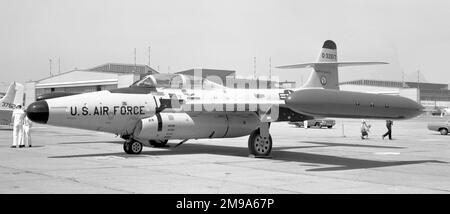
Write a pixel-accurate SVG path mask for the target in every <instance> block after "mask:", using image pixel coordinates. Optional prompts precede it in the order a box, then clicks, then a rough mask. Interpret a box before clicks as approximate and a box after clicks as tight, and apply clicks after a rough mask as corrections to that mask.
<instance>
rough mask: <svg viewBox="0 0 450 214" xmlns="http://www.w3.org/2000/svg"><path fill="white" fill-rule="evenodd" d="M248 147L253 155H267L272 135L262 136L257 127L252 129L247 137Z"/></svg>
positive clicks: (270, 148)
mask: <svg viewBox="0 0 450 214" xmlns="http://www.w3.org/2000/svg"><path fill="white" fill-rule="evenodd" d="M248 149H249V150H250V154H252V155H255V156H268V155H269V154H270V152H271V151H272V136H271V135H270V134H269V137H262V136H261V135H260V131H259V129H257V130H254V131H253V132H252V133H251V134H250V136H249V138H248Z"/></svg>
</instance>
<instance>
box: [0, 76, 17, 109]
mask: <svg viewBox="0 0 450 214" xmlns="http://www.w3.org/2000/svg"><path fill="white" fill-rule="evenodd" d="M15 97H16V82H13V83H11V85H9V87H8V91H6V94H5V96H4V97H3V98H2V99H0V107H1V108H5V107H6V108H14V99H15ZM11 106H12V107H11Z"/></svg>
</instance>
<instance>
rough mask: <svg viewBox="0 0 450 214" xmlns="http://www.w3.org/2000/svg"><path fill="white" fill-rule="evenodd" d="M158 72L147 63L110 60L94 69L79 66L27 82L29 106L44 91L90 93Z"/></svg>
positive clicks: (116, 86)
mask: <svg viewBox="0 0 450 214" xmlns="http://www.w3.org/2000/svg"><path fill="white" fill-rule="evenodd" d="M154 73H158V72H157V71H156V70H154V69H152V68H151V67H149V66H147V65H134V64H119V63H107V64H103V65H99V66H96V67H93V68H90V69H77V70H72V71H68V72H64V73H61V74H57V75H54V76H50V77H47V78H44V79H40V80H37V81H32V82H27V83H26V84H25V105H27V104H29V103H31V102H33V101H35V100H36V97H38V96H40V95H42V94H48V93H53V92H67V93H86V92H93V91H101V90H107V89H114V88H118V87H127V86H129V85H131V84H132V83H133V82H135V81H137V80H139V79H141V78H142V77H143V76H146V75H149V74H154Z"/></svg>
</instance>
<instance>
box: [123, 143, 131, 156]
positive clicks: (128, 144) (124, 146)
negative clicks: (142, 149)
mask: <svg viewBox="0 0 450 214" xmlns="http://www.w3.org/2000/svg"><path fill="white" fill-rule="evenodd" d="M130 145H131V142H130V141H128V140H127V141H125V142H124V143H123V151H125V153H127V154H131V151H130V150H131V149H130Z"/></svg>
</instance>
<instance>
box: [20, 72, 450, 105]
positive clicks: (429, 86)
mask: <svg viewBox="0 0 450 214" xmlns="http://www.w3.org/2000/svg"><path fill="white" fill-rule="evenodd" d="M199 70H200V71H201V72H202V76H203V77H206V76H212V75H213V76H218V77H220V79H221V81H222V83H226V81H227V79H229V78H233V79H234V88H237V87H242V88H252V87H253V86H250V85H249V83H248V80H245V79H238V78H236V72H235V71H233V70H219V69H201V68H200V69H189V70H185V71H180V72H176V73H175V74H185V75H194V73H195V72H198V71H199ZM150 74H159V72H158V71H156V70H155V69H153V68H151V67H150V66H148V65H141V64H121V63H106V64H103V65H99V66H95V67H93V68H89V69H75V70H72V71H68V72H64V73H60V74H57V75H53V76H50V77H47V78H44V79H40V80H37V81H30V82H26V83H25V100H24V101H25V106H26V105H28V104H29V103H32V102H34V101H35V100H36V98H37V97H38V96H40V95H42V94H47V93H52V92H68V93H86V92H93V91H101V90H108V89H114V88H120V87H128V86H129V85H131V84H132V83H134V82H135V81H137V80H139V79H141V78H142V77H144V76H146V75H150ZM261 83H263V84H264V83H265V84H267V86H266V87H267V88H286V87H295V85H296V84H295V82H287V81H286V82H269V81H261V82H259V84H261ZM340 89H341V90H345V91H357V92H369V93H370V92H373V93H383V94H390V95H398V96H404V97H407V98H410V99H412V100H414V101H416V102H420V103H421V104H422V105H423V106H424V107H425V108H426V109H427V110H432V109H433V108H435V107H450V90H449V88H448V84H435V83H426V82H420V83H418V82H397V81H384V80H364V79H361V80H352V81H345V82H341V83H340Z"/></svg>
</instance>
